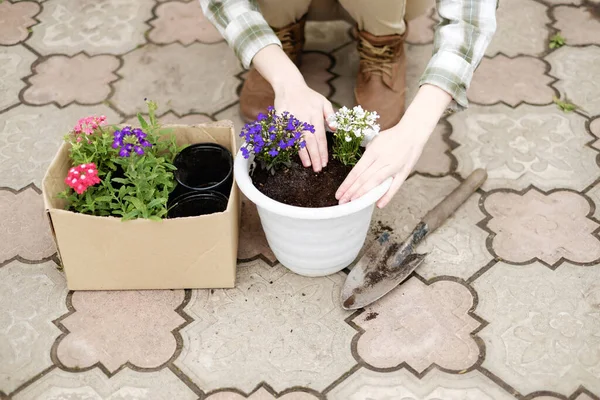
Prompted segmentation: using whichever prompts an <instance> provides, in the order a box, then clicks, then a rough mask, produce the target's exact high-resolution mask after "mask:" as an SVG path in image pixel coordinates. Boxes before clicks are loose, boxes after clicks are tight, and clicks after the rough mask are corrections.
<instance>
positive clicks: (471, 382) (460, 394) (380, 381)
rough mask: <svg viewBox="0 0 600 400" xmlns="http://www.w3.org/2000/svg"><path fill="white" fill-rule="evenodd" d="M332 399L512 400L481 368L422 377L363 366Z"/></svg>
mask: <svg viewBox="0 0 600 400" xmlns="http://www.w3.org/2000/svg"><path fill="white" fill-rule="evenodd" d="M328 398H329V399H330V400H365V399H377V400H400V399H402V400H442V399H443V400H454V399H456V400H459V399H460V400H510V399H514V397H512V396H510V395H509V394H508V393H506V392H505V391H504V390H502V389H500V388H499V387H498V386H495V385H494V384H493V383H492V382H491V381H490V380H489V379H487V378H486V377H485V376H483V375H481V374H480V373H479V372H477V371H471V372H467V373H466V374H461V375H455V374H447V373H444V372H442V371H439V370H437V369H433V370H432V371H430V372H429V373H427V375H425V377H423V378H421V379H418V378H417V377H415V376H414V375H413V374H411V373H410V372H408V371H407V370H405V369H402V370H400V371H394V372H389V373H380V372H375V371H370V370H368V369H364V368H362V369H360V370H358V371H357V372H355V373H354V374H353V375H352V376H351V377H350V378H348V379H346V380H345V381H344V382H342V383H341V384H339V385H338V386H337V387H335V388H334V389H333V390H332V391H331V392H330V393H329V396H328Z"/></svg>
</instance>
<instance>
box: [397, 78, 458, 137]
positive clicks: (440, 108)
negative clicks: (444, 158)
mask: <svg viewBox="0 0 600 400" xmlns="http://www.w3.org/2000/svg"><path fill="white" fill-rule="evenodd" d="M451 101H452V96H451V95H450V94H449V93H448V92H446V91H445V90H442V89H440V88H439V87H437V86H434V85H430V84H424V85H423V86H421V87H420V88H419V91H418V92H417V95H416V96H415V98H414V100H413V101H412V102H411V103H410V105H409V106H408V108H407V109H406V112H405V113H404V116H403V117H402V119H401V120H400V122H399V123H398V125H396V126H397V128H399V130H400V131H405V130H408V131H410V132H411V134H412V135H414V136H415V139H417V140H418V141H420V142H422V143H425V142H426V141H427V139H428V138H429V136H430V135H431V132H433V130H434V128H435V126H436V125H437V123H438V122H439V120H440V118H441V117H442V115H443V114H444V112H445V111H446V109H447V108H448V105H449V104H450V102H451Z"/></svg>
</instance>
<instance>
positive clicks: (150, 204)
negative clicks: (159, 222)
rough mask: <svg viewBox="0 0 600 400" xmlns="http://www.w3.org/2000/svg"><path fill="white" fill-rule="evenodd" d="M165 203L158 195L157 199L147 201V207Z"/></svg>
mask: <svg viewBox="0 0 600 400" xmlns="http://www.w3.org/2000/svg"><path fill="white" fill-rule="evenodd" d="M165 203H166V201H165V198H161V197H159V198H158V199H154V200H152V201H151V202H150V203H148V206H147V207H148V208H154V207H156V206H159V205H161V204H165Z"/></svg>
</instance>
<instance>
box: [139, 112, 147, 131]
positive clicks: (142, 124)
mask: <svg viewBox="0 0 600 400" xmlns="http://www.w3.org/2000/svg"><path fill="white" fill-rule="evenodd" d="M137 118H138V121H140V125H141V127H142V129H143V130H144V131H147V130H148V123H147V122H146V120H145V119H144V117H143V116H142V114H141V113H138V115H137Z"/></svg>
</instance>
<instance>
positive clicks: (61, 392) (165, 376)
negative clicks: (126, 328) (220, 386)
mask: <svg viewBox="0 0 600 400" xmlns="http://www.w3.org/2000/svg"><path fill="white" fill-rule="evenodd" d="M197 398H198V396H196V395H195V394H194V392H192V391H191V390H190V389H189V388H188V387H187V386H186V385H185V384H184V383H183V382H182V381H181V380H179V378H177V376H175V375H174V374H173V373H172V372H171V371H169V370H168V369H166V368H165V369H162V370H160V371H156V372H135V371H132V370H130V369H128V368H126V369H124V370H123V371H120V372H119V373H118V374H116V375H115V376H113V377H111V378H108V377H107V376H106V375H104V374H103V373H102V372H101V371H100V370H99V369H97V368H95V369H92V370H90V371H85V372H79V373H76V374H73V373H69V372H66V371H61V370H58V369H55V370H54V371H52V372H50V373H49V374H47V375H45V376H43V377H42V378H40V379H38V380H37V381H35V382H34V383H33V384H32V385H31V386H29V387H27V388H26V389H25V390H23V391H22V392H21V393H19V394H17V395H16V396H15V400H33V399H35V400H55V399H56V400H100V399H106V400H138V399H139V400H141V399H144V400H164V399H177V400H193V399H197Z"/></svg>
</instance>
